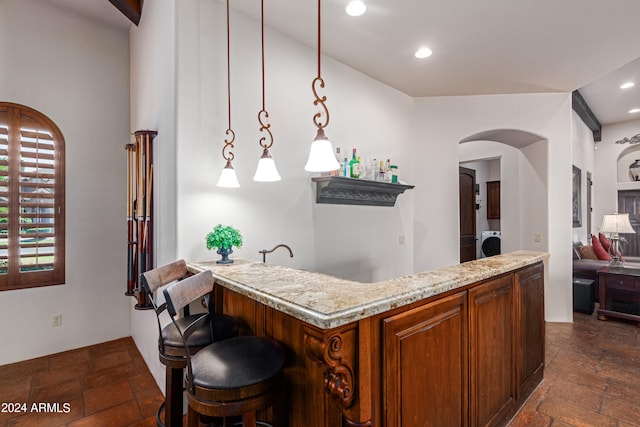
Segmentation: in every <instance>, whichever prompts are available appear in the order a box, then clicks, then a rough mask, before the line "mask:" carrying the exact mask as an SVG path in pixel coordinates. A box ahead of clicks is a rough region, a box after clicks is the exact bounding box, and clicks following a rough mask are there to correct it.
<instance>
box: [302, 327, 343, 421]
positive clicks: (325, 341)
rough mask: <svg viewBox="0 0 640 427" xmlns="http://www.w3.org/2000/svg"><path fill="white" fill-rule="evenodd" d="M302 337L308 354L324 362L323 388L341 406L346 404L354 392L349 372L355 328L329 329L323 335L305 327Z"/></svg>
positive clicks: (313, 358) (315, 359)
mask: <svg viewBox="0 0 640 427" xmlns="http://www.w3.org/2000/svg"><path fill="white" fill-rule="evenodd" d="M304 339H305V349H306V352H307V355H308V356H309V358H311V360H314V361H315V362H317V363H320V364H322V365H324V366H325V372H324V387H325V389H326V391H327V392H328V393H329V395H330V396H331V397H332V398H333V399H334V401H336V403H337V404H338V405H339V406H340V407H341V408H344V409H347V408H349V407H350V406H351V405H352V404H353V401H354V399H355V396H356V393H355V390H356V384H355V376H354V375H353V367H354V364H355V359H356V356H355V353H356V329H355V328H350V329H344V330H338V331H332V332H331V333H329V334H326V335H323V334H318V333H317V332H316V331H311V330H305V337H304Z"/></svg>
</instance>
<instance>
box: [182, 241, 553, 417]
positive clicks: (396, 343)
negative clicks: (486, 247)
mask: <svg viewBox="0 0 640 427" xmlns="http://www.w3.org/2000/svg"><path fill="white" fill-rule="evenodd" d="M546 258H547V254H546V253H542V252H525V251H517V252H513V253H509V254H504V255H499V256H495V257H491V258H484V259H481V260H476V261H472V262H468V263H464V264H459V265H455V266H451V267H446V268H441V269H437V270H432V271H428V272H423V273H417V274H412V275H407V276H403V277H399V278H396V279H391V280H386V281H381V282H376V283H361V282H355V281H350V280H345V279H340V278H337V277H333V276H330V275H326V274H321V273H314V272H308V271H303V270H296V269H292V268H286V267H282V266H277V265H270V264H264V263H260V262H255V261H248V260H242V259H236V260H235V262H234V263H233V264H230V265H220V264H216V263H215V261H210V262H191V263H189V269H190V270H191V271H192V272H193V273H197V272H199V271H202V270H205V269H208V270H211V271H212V272H213V275H214V277H215V279H216V288H215V291H214V293H215V304H216V310H220V311H223V312H225V313H227V314H231V315H233V316H235V317H237V318H238V319H240V320H241V322H242V323H243V324H244V325H245V327H246V329H247V330H248V331H250V333H253V334H256V335H260V336H266V337H271V338H273V339H275V340H277V341H279V342H281V343H282V344H283V345H284V347H285V348H286V351H287V368H286V369H285V377H286V392H285V393H286V403H285V404H284V405H283V406H284V408H285V409H286V410H285V412H286V413H285V414H284V416H283V417H281V418H279V422H280V423H282V424H283V425H286V426H291V427H298V426H305V427H307V426H308V427H341V426H343V425H346V426H389V427H391V426H394V427H400V426H413V425H416V426H417V425H441V426H445V425H446V426H457V425H460V426H466V425H471V426H480V425H501V424H503V423H504V422H505V420H506V419H508V418H509V417H510V416H511V415H512V414H513V413H514V412H515V411H516V410H517V408H518V407H519V406H520V405H521V404H522V403H523V401H524V400H525V398H526V397H527V396H528V395H529V394H530V392H531V391H532V390H533V389H534V388H535V386H536V385H537V384H538V383H539V382H540V381H541V379H542V374H543V367H544V303H543V300H544V298H543V293H544V268H543V261H544V260H546ZM279 404H283V402H279ZM262 415H263V417H264V418H266V419H268V420H271V419H273V417H274V414H273V413H272V411H268V412H267V413H265V414H262Z"/></svg>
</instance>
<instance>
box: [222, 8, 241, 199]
mask: <svg viewBox="0 0 640 427" xmlns="http://www.w3.org/2000/svg"><path fill="white" fill-rule="evenodd" d="M230 57H231V55H230V43H229V0H227V109H228V116H227V118H228V122H227V123H228V127H227V131H226V132H225V133H226V135H227V138H226V139H225V140H224V147H222V157H223V158H224V159H225V160H226V161H227V164H226V165H225V167H224V169H222V173H220V178H219V179H218V183H217V184H216V186H218V187H230V188H237V187H240V184H239V183H238V178H237V177H236V171H235V169H233V166H232V165H231V161H232V160H233V158H234V157H235V156H234V154H233V151H231V149H232V148H233V141H235V139H236V134H235V132H234V131H233V130H232V129H231V64H230V62H231V59H230Z"/></svg>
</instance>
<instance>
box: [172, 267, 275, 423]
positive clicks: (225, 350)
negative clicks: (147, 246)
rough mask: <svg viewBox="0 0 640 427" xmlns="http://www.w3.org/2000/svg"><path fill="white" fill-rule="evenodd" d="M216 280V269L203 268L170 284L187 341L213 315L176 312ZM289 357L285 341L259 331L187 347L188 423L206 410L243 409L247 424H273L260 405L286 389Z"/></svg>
mask: <svg viewBox="0 0 640 427" xmlns="http://www.w3.org/2000/svg"><path fill="white" fill-rule="evenodd" d="M213 283H214V279H213V275H212V274H211V272H210V271H203V272H201V273H198V274H196V275H195V276H191V277H188V278H186V279H184V280H182V281H180V282H177V283H175V284H172V285H170V286H168V287H167V288H165V289H164V295H165V300H166V302H167V311H168V312H169V315H170V316H171V319H172V321H173V322H174V324H175V325H176V328H177V329H178V330H179V331H180V333H181V335H182V338H183V340H184V341H185V342H188V341H189V339H190V337H191V336H192V334H193V333H194V331H196V330H197V329H198V328H199V325H200V324H201V323H203V322H206V321H207V319H205V318H201V319H197V320H195V321H194V322H192V323H191V324H190V325H185V324H184V323H179V322H178V318H176V314H177V313H178V312H179V311H180V310H181V309H182V308H183V307H185V306H186V305H188V304H189V302H191V301H193V300H196V299H198V298H201V297H202V296H203V295H207V294H209V293H210V292H211V290H212V289H213ZM284 361H285V356H284V351H283V349H282V347H281V346H280V344H278V343H277V342H275V341H273V340H270V339H266V338H260V337H256V336H239V337H234V338H229V339H226V340H223V341H218V342H214V343H213V344H210V345H208V346H206V347H205V348H203V349H201V350H200V351H198V352H197V353H195V354H193V353H192V352H191V349H190V347H187V376H186V388H187V400H188V402H189V409H188V415H187V423H188V426H189V427H197V426H198V424H199V417H200V415H205V416H213V417H224V418H226V417H233V416H237V415H242V421H243V425H244V427H256V425H258V424H259V425H269V424H266V423H263V422H257V420H256V410H257V409H260V408H266V407H268V406H270V405H272V404H273V403H274V402H275V401H276V397H277V396H278V394H279V393H280V392H281V389H282V387H281V386H282V380H283V375H282V370H283V367H284ZM276 412H277V411H274V413H276Z"/></svg>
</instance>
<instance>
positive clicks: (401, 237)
mask: <svg viewBox="0 0 640 427" xmlns="http://www.w3.org/2000/svg"><path fill="white" fill-rule="evenodd" d="M398 244H400V245H404V236H400V237H398Z"/></svg>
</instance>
